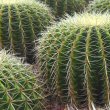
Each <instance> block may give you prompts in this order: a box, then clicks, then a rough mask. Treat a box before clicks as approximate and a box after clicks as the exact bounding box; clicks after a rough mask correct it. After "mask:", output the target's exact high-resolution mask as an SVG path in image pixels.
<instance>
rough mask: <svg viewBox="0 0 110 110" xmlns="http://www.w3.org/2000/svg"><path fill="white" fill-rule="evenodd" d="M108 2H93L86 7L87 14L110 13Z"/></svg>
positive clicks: (107, 0) (102, 0) (108, 0)
mask: <svg viewBox="0 0 110 110" xmlns="http://www.w3.org/2000/svg"><path fill="white" fill-rule="evenodd" d="M109 4H110V0H93V1H91V3H90V4H89V6H88V11H89V12H92V11H94V12H101V13H104V12H107V11H108V12H110V5H109Z"/></svg>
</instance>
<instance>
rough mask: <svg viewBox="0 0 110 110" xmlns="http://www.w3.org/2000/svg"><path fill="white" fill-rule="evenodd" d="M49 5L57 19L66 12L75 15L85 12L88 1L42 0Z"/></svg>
mask: <svg viewBox="0 0 110 110" xmlns="http://www.w3.org/2000/svg"><path fill="white" fill-rule="evenodd" d="M40 1H43V2H44V3H47V4H48V5H49V6H50V7H52V9H53V13H54V14H55V16H56V17H62V16H63V15H64V14H65V13H66V12H67V13H68V14H70V15H73V14H74V12H81V11H83V9H84V7H85V6H86V5H87V3H88V2H87V0H40Z"/></svg>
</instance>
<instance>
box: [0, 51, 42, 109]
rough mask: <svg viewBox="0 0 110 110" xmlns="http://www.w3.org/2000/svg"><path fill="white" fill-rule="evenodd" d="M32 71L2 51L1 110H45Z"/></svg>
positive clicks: (0, 65) (40, 91)
mask: <svg viewBox="0 0 110 110" xmlns="http://www.w3.org/2000/svg"><path fill="white" fill-rule="evenodd" d="M31 69H32V68H31V67H26V66H25V65H23V64H22V63H21V61H20V60H19V59H17V58H15V57H13V56H11V55H9V54H7V53H6V52H5V51H0V109H1V110H43V106H42V104H41V100H42V98H43V96H42V90H41V87H40V86H39V85H38V83H37V80H36V76H35V75H34V74H33V72H32V70H31Z"/></svg>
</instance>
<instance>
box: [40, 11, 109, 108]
mask: <svg viewBox="0 0 110 110" xmlns="http://www.w3.org/2000/svg"><path fill="white" fill-rule="evenodd" d="M43 36H44V37H43V38H41V39H40V41H39V42H40V46H39V48H38V53H39V56H38V57H39V67H40V69H39V71H40V72H41V73H42V75H43V76H44V78H45V79H46V83H47V85H48V86H49V87H50V92H52V95H53V94H55V95H56V94H57V96H58V98H60V99H61V102H62V103H65V102H66V103H67V102H68V94H69V96H70V98H71V99H72V103H73V105H74V104H75V105H76V107H77V108H83V107H87V106H88V107H89V109H91V108H92V107H93V106H92V104H93V103H94V105H95V106H105V105H108V104H109V100H110V95H109V91H110V87H109V85H110V83H109V80H110V69H109V65H110V62H109V61H110V15H109V14H104V15H101V14H88V13H86V14H81V15H75V16H74V17H69V18H68V19H66V20H62V21H61V22H60V23H58V24H56V25H54V26H53V27H51V28H50V29H49V30H48V31H47V32H46V33H44V35H43ZM52 90H53V91H52Z"/></svg>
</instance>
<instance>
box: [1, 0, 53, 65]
mask: <svg viewBox="0 0 110 110" xmlns="http://www.w3.org/2000/svg"><path fill="white" fill-rule="evenodd" d="M52 18H53V17H52V15H51V13H50V10H49V9H48V8H47V7H46V6H45V5H43V4H41V3H39V2H36V1H34V0H18V1H17V0H0V47H1V48H5V49H10V50H12V51H13V52H14V53H15V54H16V55H17V56H21V57H25V58H26V60H27V62H29V63H33V62H34V61H35V48H34V47H35V42H34V40H35V39H37V38H38V37H39V36H40V35H39V34H40V32H41V31H43V30H44V29H45V27H46V26H48V25H49V24H50V21H52Z"/></svg>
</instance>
